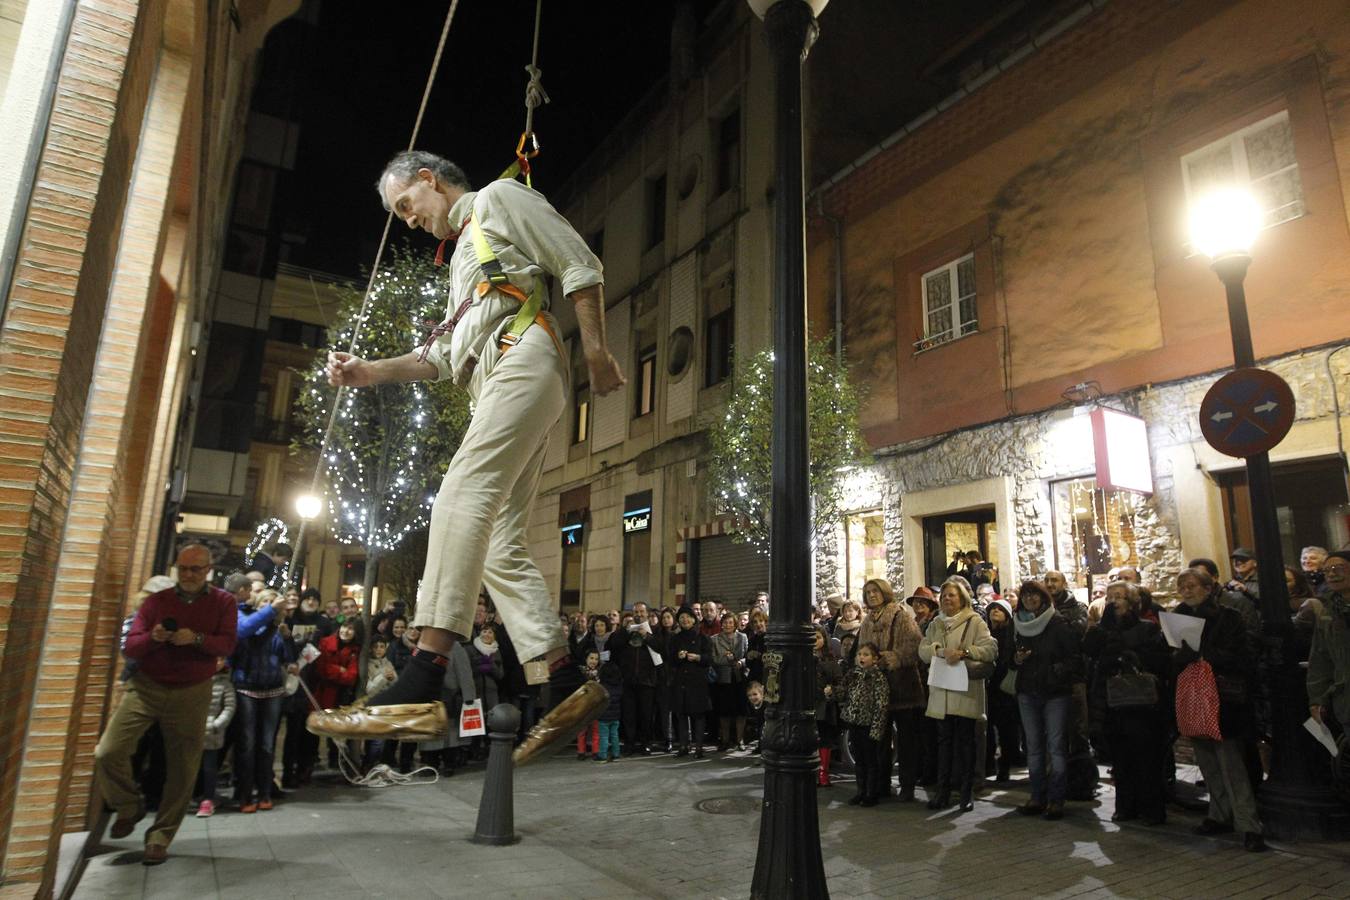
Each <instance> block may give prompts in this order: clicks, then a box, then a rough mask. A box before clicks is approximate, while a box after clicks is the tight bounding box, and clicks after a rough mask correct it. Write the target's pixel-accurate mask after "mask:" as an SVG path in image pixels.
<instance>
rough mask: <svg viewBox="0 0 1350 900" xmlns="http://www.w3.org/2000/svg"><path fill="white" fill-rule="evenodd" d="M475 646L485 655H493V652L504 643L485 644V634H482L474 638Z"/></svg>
mask: <svg viewBox="0 0 1350 900" xmlns="http://www.w3.org/2000/svg"><path fill="white" fill-rule="evenodd" d="M473 646H474V648H475V649H477V650H478V652H479V653H481V654H483V655H484V656H491V655H492V654H494V653H496V652H497V651H498V650H500V649H501V646H502V645H501V644H485V643H483V636H482V635H481V634H480V635H478V636H477V637H475V638H474V639H473Z"/></svg>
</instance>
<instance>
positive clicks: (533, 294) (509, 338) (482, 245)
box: [467, 212, 566, 359]
mask: <svg viewBox="0 0 1350 900" xmlns="http://www.w3.org/2000/svg"><path fill="white" fill-rule="evenodd" d="M467 227H468V229H469V235H470V238H471V239H472V240H473V250H474V254H475V255H476V256H477V257H478V266H479V268H480V269H482V270H483V280H482V281H480V282H478V295H479V296H480V297H481V296H483V295H484V294H486V293H487V292H488V291H490V290H493V289H494V288H495V289H496V290H498V291H501V292H502V293H503V294H506V295H507V296H509V297H513V298H515V300H516V301H517V302H519V303H520V310H519V311H518V312H517V313H516V317H515V318H514V319H512V320H511V325H510V327H509V328H507V329H506V333H505V334H503V335H502V337H501V350H502V353H505V352H506V351H507V350H509V349H510V348H512V347H514V346H515V345H516V344H519V343H520V339H521V338H522V337H524V335H525V332H526V331H527V330H528V329H529V327H530V326H531V325H534V324H535V323H539V324H540V325H542V326H543V328H544V330H545V331H547V332H548V335H549V337H551V338H553V345H554V346H555V347H556V348H557V349H558V355H559V356H560V357H562V358H563V359H566V354H565V353H563V348H562V344H561V343H560V342H559V341H558V336H557V335H556V334H554V333H553V329H552V328H550V327H549V325H548V320H547V317H545V316H544V314H543V308H544V292H543V289H542V288H541V286H540V285H541V280H540V279H539V278H535V279H534V287H533V289H531V291H530V293H529V295H528V296H527V295H526V294H525V292H524V291H522V290H521V289H520V288H518V287H516V286H515V285H514V284H512V283H511V281H510V279H508V278H507V277H506V272H504V271H503V270H502V264H501V261H500V260H498V259H497V254H496V253H493V252H492V247H491V246H490V245H489V244H488V242H487V238H486V237H485V236H484V235H483V229H482V228H481V227H480V226H479V224H478V218H477V215H476V214H475V213H472V212H471V213H470V214H469V224H468V226H467Z"/></svg>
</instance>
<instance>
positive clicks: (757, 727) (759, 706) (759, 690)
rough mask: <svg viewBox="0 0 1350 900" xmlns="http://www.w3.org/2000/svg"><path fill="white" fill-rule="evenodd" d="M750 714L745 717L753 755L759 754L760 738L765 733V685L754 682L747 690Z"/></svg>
mask: <svg viewBox="0 0 1350 900" xmlns="http://www.w3.org/2000/svg"><path fill="white" fill-rule="evenodd" d="M745 699H746V700H747V701H748V702H749V712H748V714H747V715H746V717H745V730H746V739H747V740H750V741H753V742H754V746H752V747H751V750H750V752H751V753H758V752H759V736H760V735H761V734H762V733H763V732H764V685H762V684H760V683H759V682H758V681H752V682H750V683H749V684H748V685H746V688H745Z"/></svg>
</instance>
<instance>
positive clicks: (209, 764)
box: [197, 656, 235, 819]
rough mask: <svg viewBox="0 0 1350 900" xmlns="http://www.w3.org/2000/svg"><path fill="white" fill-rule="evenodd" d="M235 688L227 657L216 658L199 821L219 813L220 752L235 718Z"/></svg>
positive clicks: (212, 680) (205, 745)
mask: <svg viewBox="0 0 1350 900" xmlns="http://www.w3.org/2000/svg"><path fill="white" fill-rule="evenodd" d="M234 706H235V699H234V684H233V683H232V682H231V681H230V670H229V668H228V667H227V666H226V665H225V657H223V656H218V657H216V674H215V677H213V678H212V679H211V706H210V707H209V708H208V709H207V710H206V739H205V740H204V741H202V776H201V785H202V802H201V805H200V806H198V807H197V818H199V819H205V818H206V817H207V816H211V815H215V812H216V773H217V772H218V771H219V770H220V748H221V747H224V746H225V730H226V729H227V728H229V726H230V720H231V719H233V718H234Z"/></svg>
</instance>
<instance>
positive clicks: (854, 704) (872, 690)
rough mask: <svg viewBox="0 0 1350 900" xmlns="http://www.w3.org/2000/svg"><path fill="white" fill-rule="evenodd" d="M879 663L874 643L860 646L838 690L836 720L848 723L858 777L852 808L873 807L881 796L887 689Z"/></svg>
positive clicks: (878, 652)
mask: <svg viewBox="0 0 1350 900" xmlns="http://www.w3.org/2000/svg"><path fill="white" fill-rule="evenodd" d="M880 660H881V651H880V649H878V647H877V645H876V644H874V643H873V642H871V641H867V642H866V643H863V644H860V645H859V646H858V653H857V657H856V660H855V662H856V665H855V666H854V667H853V668H852V669H850V670H849V673H848V675H846V676H845V677H844V684H843V687H842V688H841V689H840V694H841V696H840V697H839V703H840V710H841V711H840V714H839V718H840V719H842V720H843V721H844V722H847V723H848V733H849V739H850V740H851V741H852V745H851V746H852V747H853V761H854V764H855V766H856V771H857V778H858V793H857V794H855V795H854V796H853V797H852V798H850V800H849V801H848V802H849V805H851V806H876V805H877V799H878V798H879V797H880V796H881V790H882V781H883V779H882V771H881V768H882V751H881V741H882V738H883V737H884V736H885V733H886V724H887V721H886V720H887V716H886V706H887V704H888V703H889V702H890V686H889V685H888V684H887V682H886V673H885V672H883V671H881V668H880V666H879V665H878V662H879V661H880Z"/></svg>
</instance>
